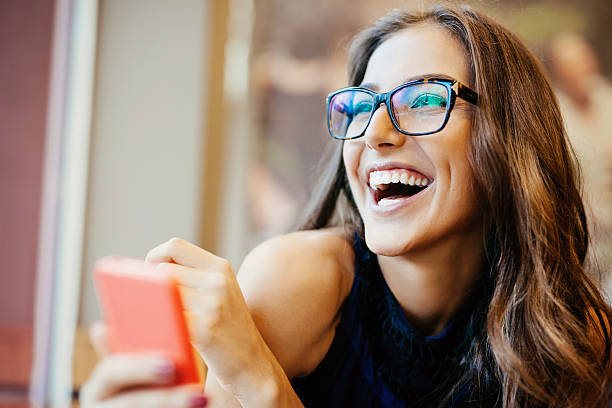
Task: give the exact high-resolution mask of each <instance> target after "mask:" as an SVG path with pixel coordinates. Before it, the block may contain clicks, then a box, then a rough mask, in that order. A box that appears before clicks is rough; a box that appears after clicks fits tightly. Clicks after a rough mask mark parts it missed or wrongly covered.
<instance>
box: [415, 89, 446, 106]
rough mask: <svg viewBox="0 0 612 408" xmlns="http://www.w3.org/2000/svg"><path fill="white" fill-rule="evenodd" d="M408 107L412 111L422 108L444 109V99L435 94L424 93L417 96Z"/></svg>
mask: <svg viewBox="0 0 612 408" xmlns="http://www.w3.org/2000/svg"><path fill="white" fill-rule="evenodd" d="M410 107H411V108H412V109H417V108H423V107H432V108H446V98H445V97H443V96H440V95H437V94H432V93H424V94H421V95H419V96H417V97H416V98H415V99H414V101H413V102H412V104H411V105H410Z"/></svg>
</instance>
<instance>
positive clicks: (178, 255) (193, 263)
mask: <svg viewBox="0 0 612 408" xmlns="http://www.w3.org/2000/svg"><path fill="white" fill-rule="evenodd" d="M146 260H147V261H149V262H175V263H177V264H181V265H185V266H190V267H193V268H196V269H206V268H208V267H210V266H211V265H214V264H217V263H220V262H221V263H222V262H224V261H225V260H224V259H223V258H219V257H218V256H216V255H213V254H211V253H210V252H208V251H205V250H204V249H202V248H200V247H198V246H196V245H194V244H192V243H190V242H187V241H185V240H183V239H180V238H172V239H169V240H168V241H166V242H164V243H163V244H160V245H158V246H156V247H155V248H153V249H152V250H150V251H149V253H148V254H147V256H146ZM225 262H227V261H225Z"/></svg>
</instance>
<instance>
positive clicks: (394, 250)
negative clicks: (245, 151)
mask: <svg viewBox="0 0 612 408" xmlns="http://www.w3.org/2000/svg"><path fill="white" fill-rule="evenodd" d="M349 73H350V85H352V86H353V87H351V88H346V89H343V90H339V91H337V92H334V93H332V94H330V96H329V97H328V101H327V104H328V105H327V106H328V121H329V129H330V133H331V134H332V136H333V137H334V138H336V139H339V140H337V144H336V147H335V149H333V150H332V152H331V158H330V159H329V160H327V161H328V163H329V167H328V169H327V172H326V174H325V176H324V178H323V179H322V181H321V183H320V185H319V187H320V190H319V191H318V193H317V194H316V198H315V200H314V201H313V206H312V209H311V211H310V212H309V217H308V220H307V222H306V223H305V225H304V228H303V230H302V231H299V232H296V233H293V234H289V235H285V236H281V237H277V238H274V239H272V240H270V241H268V242H266V243H264V244H262V245H261V246H259V247H257V248H256V249H254V250H253V251H252V252H251V253H250V254H249V255H248V256H247V258H246V259H245V261H244V263H243V265H242V267H241V269H240V271H239V273H238V278H237V280H236V278H235V277H234V273H233V272H232V268H231V266H230V265H229V264H228V263H227V262H226V261H225V260H223V259H220V258H217V257H215V256H214V255H212V254H210V253H208V252H206V251H204V250H203V249H200V248H198V247H196V246H194V245H192V244H189V243H187V242H184V241H182V240H179V239H172V240H170V241H168V242H166V243H164V244H162V245H160V246H158V247H157V248H155V249H153V250H152V251H151V252H150V253H149V254H148V256H147V258H148V259H149V260H155V261H162V262H167V263H162V264H161V265H160V266H159V268H160V269H164V270H166V271H168V272H169V273H172V274H173V275H174V276H176V277H177V279H179V280H180V282H181V283H182V284H183V288H182V290H183V297H184V301H185V303H186V305H187V306H186V307H187V309H188V315H189V316H190V324H191V332H192V337H193V344H194V345H195V347H196V348H197V349H198V351H199V352H200V353H201V355H202V357H203V358H204V360H205V361H206V363H207V364H208V366H209V375H208V379H207V385H206V394H207V395H208V396H209V398H210V404H212V405H215V406H221V407H230V406H240V404H241V405H242V406H244V407H292V406H307V407H326V406H329V407H344V406H346V407H419V406H427V407H430V406H444V407H451V406H452V407H506V408H510V407H575V408H578V407H581V408H584V407H607V406H608V404H609V403H610V397H611V396H610V389H611V388H610V387H611V377H612V373H611V365H610V345H611V336H610V328H609V324H608V322H609V321H610V319H611V318H612V313H611V309H610V307H609V306H608V305H607V304H606V302H605V301H604V300H603V299H602V296H601V294H600V292H599V290H598V288H597V286H596V285H595V284H594V283H593V282H592V281H591V280H590V279H589V277H588V276H587V274H586V273H585V265H584V260H585V254H586V252H587V248H588V242H589V235H588V231H587V228H586V225H587V224H586V220H585V215H584V209H583V204H582V201H581V198H580V190H579V183H578V170H577V168H576V165H575V158H574V156H573V154H572V152H571V149H570V147H569V146H568V143H567V138H566V135H565V133H564V129H563V123H562V120H561V116H560V114H559V110H558V107H557V104H556V102H555V97H554V95H553V93H552V91H551V88H550V85H549V82H548V80H547V79H546V77H545V75H544V74H543V71H542V69H541V67H540V65H539V63H538V62H537V60H536V58H535V57H534V56H533V55H532V54H531V53H530V52H529V51H528V50H527V48H525V46H524V45H523V44H522V43H521V42H520V41H519V40H518V39H517V38H516V37H515V36H514V35H513V34H511V33H510V32H508V31H507V30H506V29H505V28H503V27H501V26H500V25H499V24H497V23H495V22H494V21H492V20H490V19H489V18H487V17H485V16H483V15H482V14H480V13H478V12H476V11H474V10H472V9H470V8H465V7H462V8H450V7H434V8H432V9H429V10H427V11H424V12H417V13H407V12H400V11H395V12H392V13H391V14H389V15H387V16H386V17H384V18H382V19H381V20H379V21H378V22H377V23H376V24H375V25H374V26H373V27H371V28H369V29H367V30H365V31H363V32H362V33H361V34H359V35H358V36H357V38H356V39H355V41H354V43H353V46H352V48H351V52H350V59H349ZM171 379H172V365H171V364H169V363H168V362H166V361H164V360H160V359H159V357H156V356H141V355H129V356H110V357H106V358H105V359H103V360H102V362H101V363H100V364H99V365H98V367H97V369H96V371H95V372H94V374H93V375H92V378H91V379H90V381H89V382H88V384H87V385H86V386H85V387H84V390H83V392H82V402H83V405H84V406H85V407H114V406H147V407H154V406H177V407H179V406H180V407H182V406H203V405H205V401H204V399H203V398H202V397H201V395H200V394H198V391H197V390H195V389H194V388H192V387H150V388H144V389H143V388H138V389H136V390H135V389H134V388H133V386H134V385H150V386H154V385H163V384H165V383H167V382H168V381H171ZM302 404H303V405H302Z"/></svg>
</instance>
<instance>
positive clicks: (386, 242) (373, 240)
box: [365, 227, 415, 256]
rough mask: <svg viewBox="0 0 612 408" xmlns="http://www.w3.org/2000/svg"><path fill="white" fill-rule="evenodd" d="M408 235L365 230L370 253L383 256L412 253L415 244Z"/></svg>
mask: <svg viewBox="0 0 612 408" xmlns="http://www.w3.org/2000/svg"><path fill="white" fill-rule="evenodd" d="M406 235H407V234H406V233H404V234H399V233H390V232H389V231H376V230H374V231H372V230H368V228H367V227H366V228H365V241H366V245H367V246H368V248H369V249H370V251H372V252H374V253H375V254H376V255H381V256H398V255H403V254H405V253H407V252H410V251H411V250H413V249H415V248H414V242H411V241H412V240H411V239H410V238H409V237H407V236H406Z"/></svg>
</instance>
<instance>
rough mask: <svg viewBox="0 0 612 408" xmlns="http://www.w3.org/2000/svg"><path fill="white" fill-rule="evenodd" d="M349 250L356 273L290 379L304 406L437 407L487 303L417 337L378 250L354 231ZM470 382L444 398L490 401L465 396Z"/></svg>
mask: <svg viewBox="0 0 612 408" xmlns="http://www.w3.org/2000/svg"><path fill="white" fill-rule="evenodd" d="M354 249H355V278H354V281H353V286H352V288H351V291H350V293H349V295H348V296H347V298H346V299H345V301H344V303H343V306H342V309H341V320H340V323H339V324H338V326H337V327H336V333H335V337H334V339H333V341H332V344H331V346H330V348H329V351H328V352H327V354H326V356H325V357H324V358H323V360H322V361H321V363H320V364H319V366H318V367H317V368H316V369H315V370H314V371H313V372H312V373H310V374H309V375H308V376H306V377H300V378H294V379H293V381H292V384H293V387H294V389H295V391H296V393H297V394H298V396H299V397H300V399H301V400H302V402H303V403H304V406H305V407H317V408H320V407H323V408H324V407H394V408H395V407H398V408H403V407H406V408H407V407H430V406H437V405H438V404H439V403H440V401H441V399H442V398H443V397H445V396H447V395H448V394H449V392H450V391H451V389H452V388H453V386H454V385H455V384H456V383H457V381H458V380H459V379H460V378H461V376H462V375H464V374H465V373H467V372H469V370H468V366H469V364H468V363H467V361H468V360H467V359H466V358H465V357H466V354H467V352H468V350H469V348H470V346H471V345H472V342H473V341H474V339H475V337H476V335H477V333H479V330H483V327H484V325H483V322H484V320H485V315H486V309H484V308H482V307H476V306H474V305H472V306H467V307H464V308H463V309H462V311H460V312H459V313H458V314H457V315H456V316H455V318H454V319H453V320H452V321H451V322H450V324H449V325H448V326H447V327H446V328H445V329H444V331H443V332H442V333H441V334H439V335H436V336H423V335H422V334H420V333H419V332H418V331H417V330H416V329H415V328H414V327H413V326H411V325H410V323H408V321H407V320H406V318H405V316H404V313H403V311H402V309H401V306H400V305H399V303H398V301H397V299H396V298H395V297H394V295H393V293H392V292H391V290H390V289H389V287H388V286H387V283H386V282H385V280H384V278H383V276H382V273H381V270H380V266H379V265H378V259H377V257H376V256H375V255H374V254H373V253H371V252H370V251H369V250H368V249H367V247H366V246H365V244H364V243H363V242H362V241H361V240H360V239H359V237H358V236H357V235H356V234H355V244H354ZM483 309H484V310H483ZM470 383H471V382H470V381H469V380H468V381H465V382H464V385H462V386H460V387H458V388H456V389H455V391H454V392H453V393H452V394H451V395H450V398H449V399H448V400H447V403H446V404H445V405H446V406H447V407H453V408H458V407H476V406H493V404H491V405H481V404H482V402H483V401H482V400H481V404H477V403H475V402H472V400H473V398H472V397H471V395H472V393H470Z"/></svg>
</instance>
